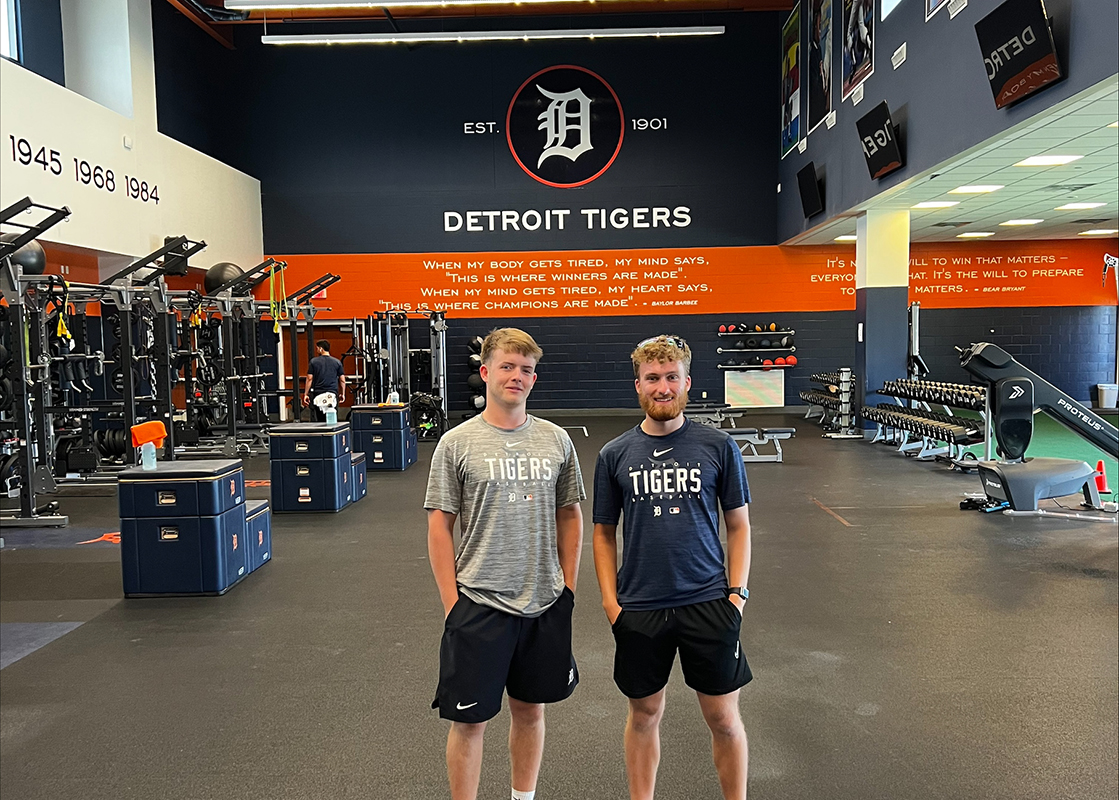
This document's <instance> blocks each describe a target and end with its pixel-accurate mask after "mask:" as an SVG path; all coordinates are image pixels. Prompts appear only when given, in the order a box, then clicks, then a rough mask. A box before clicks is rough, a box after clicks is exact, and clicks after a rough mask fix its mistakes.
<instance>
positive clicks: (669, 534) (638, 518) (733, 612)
mask: <svg viewBox="0 0 1119 800" xmlns="http://www.w3.org/2000/svg"><path fill="white" fill-rule="evenodd" d="M632 359H633V372H634V376H635V378H636V380H635V381H634V382H635V384H636V387H637V397H638V400H639V401H640V402H641V408H642V409H643V410H644V411H645V419H644V420H643V421H642V422H641V424H640V425H638V426H637V427H635V428H633V429H632V430H630V431H628V432H626V433H623V434H622V435H621V436H619V437H618V438H616V439H614V440H613V441H612V442H610V443H609V444H607V445H606V447H604V448H603V449H602V452H601V453H600V454H599V456H598V463H597V465H596V466H595V476H594V485H595V491H594V565H595V572H596V573H597V575H598V583H599V587H600V588H601V590H602V607H603V609H605V611H606V617H607V619H608V620H609V621H610V625H611V629H612V630H613V633H614V642H615V653H614V682H615V683H616V684H617V685H618V688H619V689H621V690H622V693H623V694H625V695H626V697H628V698H629V715H628V717H627V719H626V729H625V753H626V773H627V775H628V777H629V791H630V797H631V798H632V800H649V798H652V797H653V790H654V788H655V786H656V779H657V765H658V763H659V761H660V721H661V717H662V715H663V714H664V707H665V690H666V686H667V684H668V676H669V673H670V672H671V670H672V662H673V661H674V660H675V658H676V652H677V651H679V652H680V665H681V667H682V668H683V671H684V681H685V683H687V685H688V686H689V687H690V688H692V689H694V690H695V692H696V695H697V696H698V698H699V707H700V710H701V711H702V712H703V718H704V720H706V722H707V726H708V727H709V728H710V729H711V747H712V751H713V753H714V758H715V770H716V772H717V773H718V776H719V783H720V784H721V786H722V790H723V796H724V797H725V798H727V800H745V797H746V770H747V760H748V751H747V744H746V731H745V730H744V728H743V726H742V718H741V716H740V715H739V711H738V690H739V689H740V688H742V687H743V686H745V685H746V684H747V683H748V682H749V681H750V679H751V678H752V677H753V676H752V675H751V673H750V666H749V665H748V664H747V663H746V656H745V654H743V653H742V646H741V644H740V641H739V635H740V632H741V627H742V608H743V606H744V605H745V604H746V598H747V597H749V592H748V591H747V589H746V583H747V577H748V575H749V572H750V517H749V511H748V506H747V504H748V503H749V502H750V490H749V487H748V485H747V483H746V471H745V469H744V468H743V466H742V455H741V453H740V451H739V449H738V447H736V446H735V444H734V441H733V440H732V439H731V438H730V436H728V435H727V434H726V433H724V432H723V431H721V430H718V429H715V428H710V427H707V426H704V425H699V424H696V423H693V422H691V421H690V420H688V419H687V418H686V417H685V416H684V406H685V405H686V404H687V402H688V389H689V388H690V387H691V377H690V376H689V374H688V373H689V370H690V367H691V361H692V354H691V350H690V349H689V348H688V345H687V343H686V342H685V341H684V340H683V339H681V338H680V337H679V336H655V337H653V338H652V339H646V340H645V341H643V342H642V343H641V344H639V345H638V346H637V349H636V350H634V351H633V355H632ZM720 506H721V507H722V511H723V521H724V522H725V523H726V531H727V548H726V564H725V566H724V553H723V548H722V545H721V544H720V542H719V507H720ZM620 515H624V517H625V525H624V547H623V553H622V565H621V569H620V570H619V568H618V544H617V534H618V520H619V516H620Z"/></svg>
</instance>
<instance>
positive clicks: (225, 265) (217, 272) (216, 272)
mask: <svg viewBox="0 0 1119 800" xmlns="http://www.w3.org/2000/svg"><path fill="white" fill-rule="evenodd" d="M244 274H245V270H243V269H241V268H240V267H239V266H237V265H236V264H233V263H230V262H229V261H219V262H218V263H217V264H214V266H212V267H210V268H209V269H208V270H206V277H205V278H204V279H203V280H202V285H203V286H204V287H205V288H206V294H212V293H213V292H214V291H215V290H216V289H217V288H218V287H219V286H221V285H222V284H224V283H229V282H230V281H231V280H233V279H234V278H236V277H237V276H238V275H244Z"/></svg>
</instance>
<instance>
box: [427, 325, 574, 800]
mask: <svg viewBox="0 0 1119 800" xmlns="http://www.w3.org/2000/svg"><path fill="white" fill-rule="evenodd" d="M541 355H543V351H541V349H540V347H539V346H538V345H537V344H536V342H535V341H534V340H533V338H532V337H531V336H529V335H528V334H527V333H525V332H524V331H521V330H518V329H516V328H502V329H499V330H495V331H493V332H492V333H490V335H489V336H487V337H486V339H485V342H484V343H483V345H482V367H481V376H482V380H484V381H485V383H486V407H485V410H483V411H482V413H481V414H480V415H478V416H476V417H473V418H471V419H470V420H467V421H466V422H464V423H463V424H462V425H459V426H458V427H457V428H454V429H453V430H451V431H450V432H449V433H447V434H445V435H444V436H443V438H442V439H441V440H440V442H439V445H438V446H437V447H436V448H435V453H434V455H433V456H432V460H431V472H430V474H429V476H428V485H427V497H426V498H425V500H424V508H426V509H427V520H428V524H427V548H428V557H429V558H430V560H431V570H432V572H433V573H434V575H435V583H436V584H437V585H438V587H439V598H440V600H441V601H442V602H443V611H444V613H445V614H446V622H445V625H444V630H443V640H442V643H441V644H440V647H439V686H438V689H437V690H436V696H435V702H433V703H432V705H431V707H432V708H438V709H439V716H441V717H442V718H444V719H449V720H451V730H450V733H449V735H448V737H447V775H448V778H449V779H450V784H451V797H452V798H453V799H454V800H475V798H476V797H477V794H478V779H479V776H480V773H481V766H482V735H483V733H484V732H485V728H486V722H487V721H488V720H490V719H492V718H493V717H494V716H496V714H497V712H498V711H499V710H500V709H501V697H502V694H505V693H508V695H509V712H510V716H511V718H512V719H511V723H510V731H509V757H510V761H511V762H512V781H513V791H512V798H513V800H533V797H534V796H535V794H536V779H537V776H538V775H539V773H540V760H541V757H542V755H543V752H544V703H554V702H557V701H559V700H563V699H565V698H567V697H569V696H570V695H571V693H572V692H573V691H574V690H575V686H576V684H577V683H578V682H579V673H578V670H577V668H576V666H575V659H574V657H573V656H572V654H571V611H572V608H573V607H574V603H575V581H576V576H577V574H578V572H579V555H580V548H581V546H582V540H583V515H582V511H581V509H580V507H579V501H580V500H582V499H584V498H585V497H586V493H585V492H584V490H583V478H582V474H581V473H580V471H579V459H578V457H577V456H576V454H575V447H574V446H573V445H572V443H571V438H570V437H569V436H568V435H567V433H566V432H565V431H564V430H563V429H562V428H560V427H559V426H557V425H553V424H552V423H550V422H547V421H545V420H542V419H537V418H536V417H532V416H529V414H528V412H527V411H526V409H525V403H526V401H527V400H528V395H529V392H531V391H532V387H533V385H534V384H535V383H536V364H537V362H538V361H539V359H540V356H541ZM456 519H457V520H459V534H460V538H459V544H458V548H457V552H456V548H455V541H454V526H455V520H456Z"/></svg>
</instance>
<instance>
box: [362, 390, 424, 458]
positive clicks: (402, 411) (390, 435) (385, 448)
mask: <svg viewBox="0 0 1119 800" xmlns="http://www.w3.org/2000/svg"><path fill="white" fill-rule="evenodd" d="M350 425H351V426H353V429H354V449H355V450H360V451H361V452H363V453H365V466H366V469H380V470H406V469H408V467H410V466H412V465H413V464H415V463H416V459H417V458H418V457H419V444H418V443H417V441H416V432H415V431H414V430H412V419H411V414H410V413H409V411H408V406H403V405H358V406H354V407H353V408H351V409H350Z"/></svg>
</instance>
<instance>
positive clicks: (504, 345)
mask: <svg viewBox="0 0 1119 800" xmlns="http://www.w3.org/2000/svg"><path fill="white" fill-rule="evenodd" d="M497 350H504V351H505V352H506V353H517V354H519V355H522V356H526V357H528V358H533V359H536V361H537V362H539V361H540V358H541V357H542V356H543V355H544V351H543V350H541V349H540V345H538V344H537V343H536V340H535V339H533V338H532V337H531V336H529V335H528V334H527V333H525V332H524V331H522V330H521V329H520V328H495V329H494V330H492V331H490V332H489V335H488V336H486V339H485V341H484V342H482V363H484V364H488V363H490V359H492V358H493V354H494V352H495V351H497Z"/></svg>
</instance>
